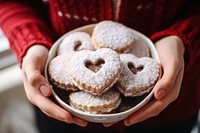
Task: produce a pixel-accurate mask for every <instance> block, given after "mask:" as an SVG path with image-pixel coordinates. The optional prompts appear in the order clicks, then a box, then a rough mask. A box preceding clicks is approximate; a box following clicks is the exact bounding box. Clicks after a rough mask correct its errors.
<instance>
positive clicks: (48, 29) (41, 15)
mask: <svg viewBox="0 0 200 133" xmlns="http://www.w3.org/2000/svg"><path fill="white" fill-rule="evenodd" d="M22 1H23V2H22ZM20 2H21V3H20ZM20 2H17V0H16V1H14V0H0V26H1V28H2V29H3V31H4V33H5V35H6V36H7V37H8V39H9V41H10V45H11V48H12V50H13V51H14V52H15V53H16V55H17V57H18V59H19V62H20V63H21V62H22V58H23V56H24V55H25V54H26V51H27V49H28V48H29V47H31V46H32V45H34V44H41V45H44V46H46V47H47V48H50V47H51V46H52V44H53V42H54V41H55V40H56V39H57V38H58V37H60V36H61V35H63V34H64V33H66V32H67V31H69V30H72V29H74V28H76V27H79V26H83V25H86V24H91V23H96V22H99V21H102V20H106V19H109V20H114V21H118V22H121V23H123V24H125V25H127V26H129V27H131V28H134V29H136V30H138V31H140V32H142V33H144V34H145V35H147V36H149V37H150V38H151V39H152V41H154V42H155V41H156V40H158V39H160V38H162V37H165V36H168V35H177V36H179V37H180V38H181V39H182V40H183V42H184V44H185V49H186V53H185V65H186V67H185V73H184V78H183V83H182V88H181V92H180V96H179V97H178V99H177V100H176V101H175V102H173V103H171V104H170V105H169V106H168V107H167V109H165V110H164V111H163V112H161V113H160V114H159V115H158V116H157V117H154V118H150V119H148V120H146V121H144V122H143V123H142V124H145V125H151V126H152V125H154V126H155V125H164V124H169V123H176V122H179V121H184V120H185V119H188V118H189V117H190V116H191V115H192V114H193V113H194V112H196V111H197V110H198V109H199V107H200V76H199V75H200V71H199V68H200V11H199V9H200V1H198V0H196V1H195V0H153V1H147V0H144V1H141V0H122V1H121V3H120V6H119V12H118V14H117V16H118V17H117V18H115V19H114V16H113V14H114V11H113V9H114V8H113V3H112V2H113V1H112V0H81V1H75V0H49V1H48V2H47V3H45V4H44V3H43V2H41V1H39V0H34V1H32V0H21V1H20ZM195 2H196V3H195Z"/></svg>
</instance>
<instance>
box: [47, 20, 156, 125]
mask: <svg viewBox="0 0 200 133" xmlns="http://www.w3.org/2000/svg"><path fill="white" fill-rule="evenodd" d="M94 27H95V24H91V25H86V26H83V27H80V28H77V29H74V30H72V31H70V32H68V33H66V34H64V35H63V36H62V37H61V38H60V39H58V40H57V41H56V42H55V44H54V45H53V46H52V48H51V49H50V51H49V55H48V59H47V62H46V65H45V71H44V73H45V77H46V78H47V80H48V81H49V83H50V80H49V78H48V72H47V68H48V64H49V62H50V61H51V60H52V59H53V58H54V57H55V56H56V51H57V48H58V46H59V44H60V43H61V41H62V40H63V39H64V38H65V37H66V36H67V35H69V34H71V33H73V32H77V31H83V32H87V33H89V34H90V35H91V34H92V31H93V28H94ZM133 32H134V34H135V39H137V40H138V41H141V42H143V43H145V44H147V45H148V47H149V49H150V53H151V57H152V58H153V59H155V60H157V61H158V62H159V57H158V54H157V51H156V49H155V46H154V44H153V43H152V41H151V40H150V39H149V38H147V37H146V36H145V35H143V34H142V33H140V32H138V31H135V30H133ZM50 84H51V83H50ZM51 85H52V84H51ZM153 92H154V88H152V90H151V91H150V92H149V93H148V94H146V95H144V96H141V97H137V98H126V100H124V101H123V104H124V105H123V106H124V107H121V111H119V112H117V113H113V114H89V113H85V112H83V111H80V110H77V109H74V108H73V107H71V106H69V104H68V103H67V96H68V95H67V94H65V93H66V92H63V91H61V90H59V91H58V89H54V88H53V87H52V94H53V96H54V97H55V99H56V100H57V102H58V103H59V105H60V106H61V107H63V108H64V109H66V110H67V111H69V112H70V113H72V114H73V115H75V116H77V117H79V118H82V119H84V120H87V121H90V122H95V123H107V122H117V121H120V120H123V119H125V118H127V117H128V116H129V115H131V114H132V113H134V112H135V111H137V110H138V109H140V108H142V107H143V106H144V105H145V104H147V103H148V102H149V101H150V100H151V98H152V97H153ZM127 103H128V104H127Z"/></svg>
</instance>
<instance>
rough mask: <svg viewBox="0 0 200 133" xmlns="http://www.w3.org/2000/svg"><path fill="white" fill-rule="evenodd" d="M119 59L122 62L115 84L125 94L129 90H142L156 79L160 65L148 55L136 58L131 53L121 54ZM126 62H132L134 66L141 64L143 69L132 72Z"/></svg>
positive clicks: (133, 91)
mask: <svg viewBox="0 0 200 133" xmlns="http://www.w3.org/2000/svg"><path fill="white" fill-rule="evenodd" d="M120 60H121V62H122V73H121V76H120V78H119V80H118V83H117V84H118V88H119V90H120V91H121V92H122V93H124V94H125V95H126V96H127V95H128V93H129V94H130V92H131V93H137V92H140V91H141V90H142V91H144V90H146V89H147V88H149V87H150V86H152V85H153V84H154V83H155V82H156V81H157V79H158V77H159V70H160V66H159V63H158V62H157V61H156V60H154V59H152V58H149V57H143V58H137V57H136V56H134V55H133V54H121V55H120ZM128 63H132V64H133V65H134V66H135V67H136V68H138V67H140V66H142V67H143V69H142V70H141V71H139V72H137V73H136V74H133V73H132V72H131V70H130V69H129V67H128ZM129 96H131V95H129Z"/></svg>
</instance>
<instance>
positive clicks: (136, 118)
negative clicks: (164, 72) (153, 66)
mask: <svg viewBox="0 0 200 133" xmlns="http://www.w3.org/2000/svg"><path fill="white" fill-rule="evenodd" d="M183 71H184V66H183V67H182V68H181V70H180V72H179V73H178V76H177V79H176V82H175V84H174V86H173V88H172V89H171V92H170V93H169V94H168V96H166V97H164V98H163V99H162V100H156V99H155V100H153V101H151V102H150V103H148V104H147V105H146V106H144V107H143V108H142V109H140V110H138V111H137V112H135V113H134V114H132V115H131V116H130V117H128V118H127V119H125V120H124V124H125V125H126V126H130V125H132V124H135V123H138V122H141V121H144V120H146V119H148V118H150V117H153V116H156V115H158V114H159V113H160V112H161V111H163V110H164V109H165V108H166V107H167V106H168V105H169V104H170V103H171V102H172V101H174V100H175V99H176V98H177V97H178V94H179V92H180V87H181V82H182V77H183Z"/></svg>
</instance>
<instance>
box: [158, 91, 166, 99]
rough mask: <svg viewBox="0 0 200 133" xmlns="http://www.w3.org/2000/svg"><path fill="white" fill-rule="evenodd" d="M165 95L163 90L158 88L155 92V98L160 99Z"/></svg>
mask: <svg viewBox="0 0 200 133" xmlns="http://www.w3.org/2000/svg"><path fill="white" fill-rule="evenodd" d="M164 96H165V90H159V91H158V93H157V99H162V98H163V97H164Z"/></svg>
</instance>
